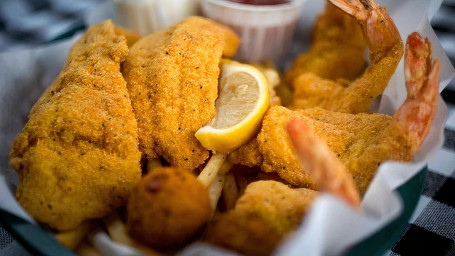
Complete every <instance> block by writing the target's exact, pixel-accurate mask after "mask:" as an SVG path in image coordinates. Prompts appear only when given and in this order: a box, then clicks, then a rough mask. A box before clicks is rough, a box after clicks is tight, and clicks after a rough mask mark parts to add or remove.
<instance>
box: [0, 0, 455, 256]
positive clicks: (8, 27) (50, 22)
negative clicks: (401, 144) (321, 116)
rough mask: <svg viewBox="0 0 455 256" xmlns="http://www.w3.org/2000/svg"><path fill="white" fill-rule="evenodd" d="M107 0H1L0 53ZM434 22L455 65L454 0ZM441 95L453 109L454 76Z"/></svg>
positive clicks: (64, 31) (75, 28)
mask: <svg viewBox="0 0 455 256" xmlns="http://www.w3.org/2000/svg"><path fill="white" fill-rule="evenodd" d="M106 1H110V0H0V54H2V53H4V52H13V51H21V50H26V49H30V48H34V47H36V46H42V45H47V44H49V43H52V42H56V41H59V40H61V39H63V38H67V37H69V36H72V35H74V34H75V33H78V32H80V31H82V30H84V29H86V27H87V25H86V24H89V22H88V21H89V20H92V19H94V17H91V16H90V14H91V13H92V12H93V10H94V9H95V8H98V9H99V8H105V7H106V6H107V5H106V3H107V2H106ZM163 1H167V0H163ZM95 18H96V17H95ZM99 18H100V19H101V17H99ZM431 24H432V26H433V28H434V30H435V32H436V34H437V36H438V38H439V40H440V42H441V45H442V47H443V48H444V50H445V51H446V53H447V55H448V56H449V58H450V60H451V62H452V64H453V65H455V0H444V2H443V4H442V6H441V8H440V9H439V10H438V12H437V13H436V15H435V17H434V18H433V19H432V21H431ZM2 65H8V63H1V64H0V68H1V66H2ZM0 86H2V85H1V84H0ZM441 94H442V97H443V98H444V100H445V101H446V103H447V104H448V105H449V108H450V109H452V110H454V109H455V108H454V107H455V79H454V80H452V81H451V83H450V84H449V86H447V87H446V89H445V90H444V91H443V92H442V93H441ZM445 133H446V138H449V139H448V140H449V142H447V141H446V143H452V144H454V143H455V142H454V141H452V142H450V140H453V138H455V132H453V131H451V130H447V129H446V130H445ZM0 241H1V243H0V249H3V247H5V246H7V245H8V244H9V243H12V242H13V241H14V239H13V238H12V237H11V236H9V234H8V233H7V232H6V230H4V229H3V227H2V226H1V225H0ZM0 254H1V253H0Z"/></svg>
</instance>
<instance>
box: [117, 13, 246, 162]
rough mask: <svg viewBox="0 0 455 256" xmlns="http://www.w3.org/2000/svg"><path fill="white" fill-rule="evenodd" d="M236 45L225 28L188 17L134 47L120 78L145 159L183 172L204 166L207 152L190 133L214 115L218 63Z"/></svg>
mask: <svg viewBox="0 0 455 256" xmlns="http://www.w3.org/2000/svg"><path fill="white" fill-rule="evenodd" d="M238 43H239V39H238V37H237V36H236V35H235V34H234V32H232V31H231V30H230V29H228V28H227V27H224V26H222V25H219V24H217V23H215V22H213V21H210V20H208V19H205V18H201V17H190V18H188V19H186V20H184V21H182V22H181V23H179V24H177V25H175V26H173V27H171V28H169V29H168V30H166V31H162V32H158V33H155V34H152V35H149V36H146V37H144V38H142V39H141V40H139V41H138V42H137V43H135V44H134V45H133V47H132V48H131V51H130V54H129V56H128V58H127V61H126V62H125V63H124V65H123V74H124V77H125V80H126V81H127V86H128V91H129V93H130V96H131V101H132V104H133V109H134V113H135V115H136V119H137V122H138V128H139V147H140V150H141V151H142V152H143V157H145V158H147V159H149V160H150V159H154V158H157V157H158V156H163V157H164V158H165V159H166V160H167V161H168V162H169V163H170V164H171V165H172V166H176V167H181V168H184V169H195V168H197V167H198V166H200V165H201V164H202V163H204V161H205V160H206V159H207V158H208V156H209V151H208V150H207V149H205V148H204V147H203V146H202V145H201V144H200V143H199V141H198V140H197V139H196V137H195V136H194V133H195V132H196V131H197V130H198V129H199V128H201V127H202V126H204V125H206V124H207V123H208V122H209V121H210V120H212V118H213V117H214V116H215V100H216V98H217V96H218V76H219V73H220V69H219V67H218V64H219V62H220V59H221V56H222V55H224V56H232V55H233V54H234V53H235V51H236V49H237V45H238Z"/></svg>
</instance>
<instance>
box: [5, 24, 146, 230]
mask: <svg viewBox="0 0 455 256" xmlns="http://www.w3.org/2000/svg"><path fill="white" fill-rule="evenodd" d="M127 54H128V47H127V45H126V40H125V38H124V37H123V36H117V35H116V34H115V33H114V26H113V25H112V22H111V21H105V22H103V23H101V24H99V25H97V26H94V27H91V28H89V29H88V31H87V32H86V33H85V35H84V36H83V37H82V38H81V39H79V41H78V42H76V44H75V45H74V46H73V47H72V49H71V51H70V53H69V55H68V59H67V61H66V64H65V66H64V68H63V70H62V71H61V73H60V75H59V76H58V77H57V79H56V80H55V81H54V83H53V84H52V85H51V86H50V87H49V88H48V89H47V90H46V91H45V92H44V94H43V95H42V96H41V98H40V99H39V100H38V102H37V103H36V104H35V105H34V107H33V108H32V110H31V112H30V115H29V121H28V122H27V124H26V125H25V127H24V129H23V130H22V133H20V134H19V135H18V136H17V137H16V139H15V140H14V142H13V145H12V149H11V153H10V165H11V167H12V168H13V169H15V170H16V171H17V172H18V174H19V179H20V180H19V187H18V188H17V191H16V196H17V199H18V201H19V203H20V204H21V205H22V206H23V207H24V208H25V210H26V211H27V212H28V213H30V214H31V215H32V216H33V217H34V218H35V219H37V220H38V221H41V222H45V223H47V224H49V225H50V226H51V227H53V228H56V229H58V230H68V229H72V228H74V227H76V226H77V225H78V224H80V223H81V222H82V221H84V220H85V219H89V218H99V217H103V216H104V215H106V214H107V213H109V212H110V211H111V210H112V209H114V208H116V207H119V206H121V205H123V204H125V203H126V200H127V198H128V195H129V193H130V190H131V189H132V187H133V186H134V185H135V184H136V183H137V182H138V181H139V179H140V178H141V169H140V166H139V160H140V152H139V149H138V140H137V124H136V120H135V119H134V114H133V111H132V107H131V103H130V99H129V97H128V92H127V89H126V83H125V80H124V79H123V77H122V75H121V73H120V62H121V61H123V60H125V58H126V55H127Z"/></svg>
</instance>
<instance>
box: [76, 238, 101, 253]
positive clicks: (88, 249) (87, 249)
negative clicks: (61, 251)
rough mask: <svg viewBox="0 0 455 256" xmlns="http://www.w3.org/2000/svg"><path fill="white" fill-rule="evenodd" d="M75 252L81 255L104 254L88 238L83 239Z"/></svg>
mask: <svg viewBox="0 0 455 256" xmlns="http://www.w3.org/2000/svg"><path fill="white" fill-rule="evenodd" d="M75 252H76V253H77V254H78V255H80V256H102V254H101V253H100V252H99V251H98V250H97V249H96V248H95V247H93V246H92V245H90V244H89V243H88V242H87V241H86V240H84V241H82V243H81V244H80V245H79V246H78V247H77V248H76V250H75Z"/></svg>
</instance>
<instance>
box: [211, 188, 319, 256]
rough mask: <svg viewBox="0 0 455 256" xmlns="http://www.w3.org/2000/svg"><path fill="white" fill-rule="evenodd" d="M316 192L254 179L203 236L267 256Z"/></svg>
mask: <svg viewBox="0 0 455 256" xmlns="http://www.w3.org/2000/svg"><path fill="white" fill-rule="evenodd" d="M316 195H317V192H316V191H313V190H309V189H292V188H289V187H288V186H287V185H284V184H282V183H280V182H277V181H256V182H253V183H251V184H250V185H248V187H247V188H246V190H245V193H244V195H243V196H242V197H241V198H239V199H238V201H237V203H236V205H235V208H234V209H233V210H231V211H229V212H227V213H225V214H222V215H220V216H217V217H215V218H214V220H213V221H212V222H211V223H210V224H209V227H208V229H207V232H206V235H205V237H206V239H207V241H208V242H210V243H213V244H217V245H220V246H223V247H227V248H230V249H233V250H236V251H238V252H240V253H243V254H246V255H269V254H270V253H271V252H272V251H273V249H274V248H275V247H276V246H277V245H278V243H279V242H280V241H281V239H282V238H283V237H284V236H285V235H286V234H288V233H289V232H290V231H292V230H293V229H294V228H296V227H297V225H298V224H299V223H300V221H301V219H302V217H303V216H304V214H305V212H306V211H307V209H308V208H309V207H310V205H311V202H312V201H313V200H314V198H315V197H316Z"/></svg>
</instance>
